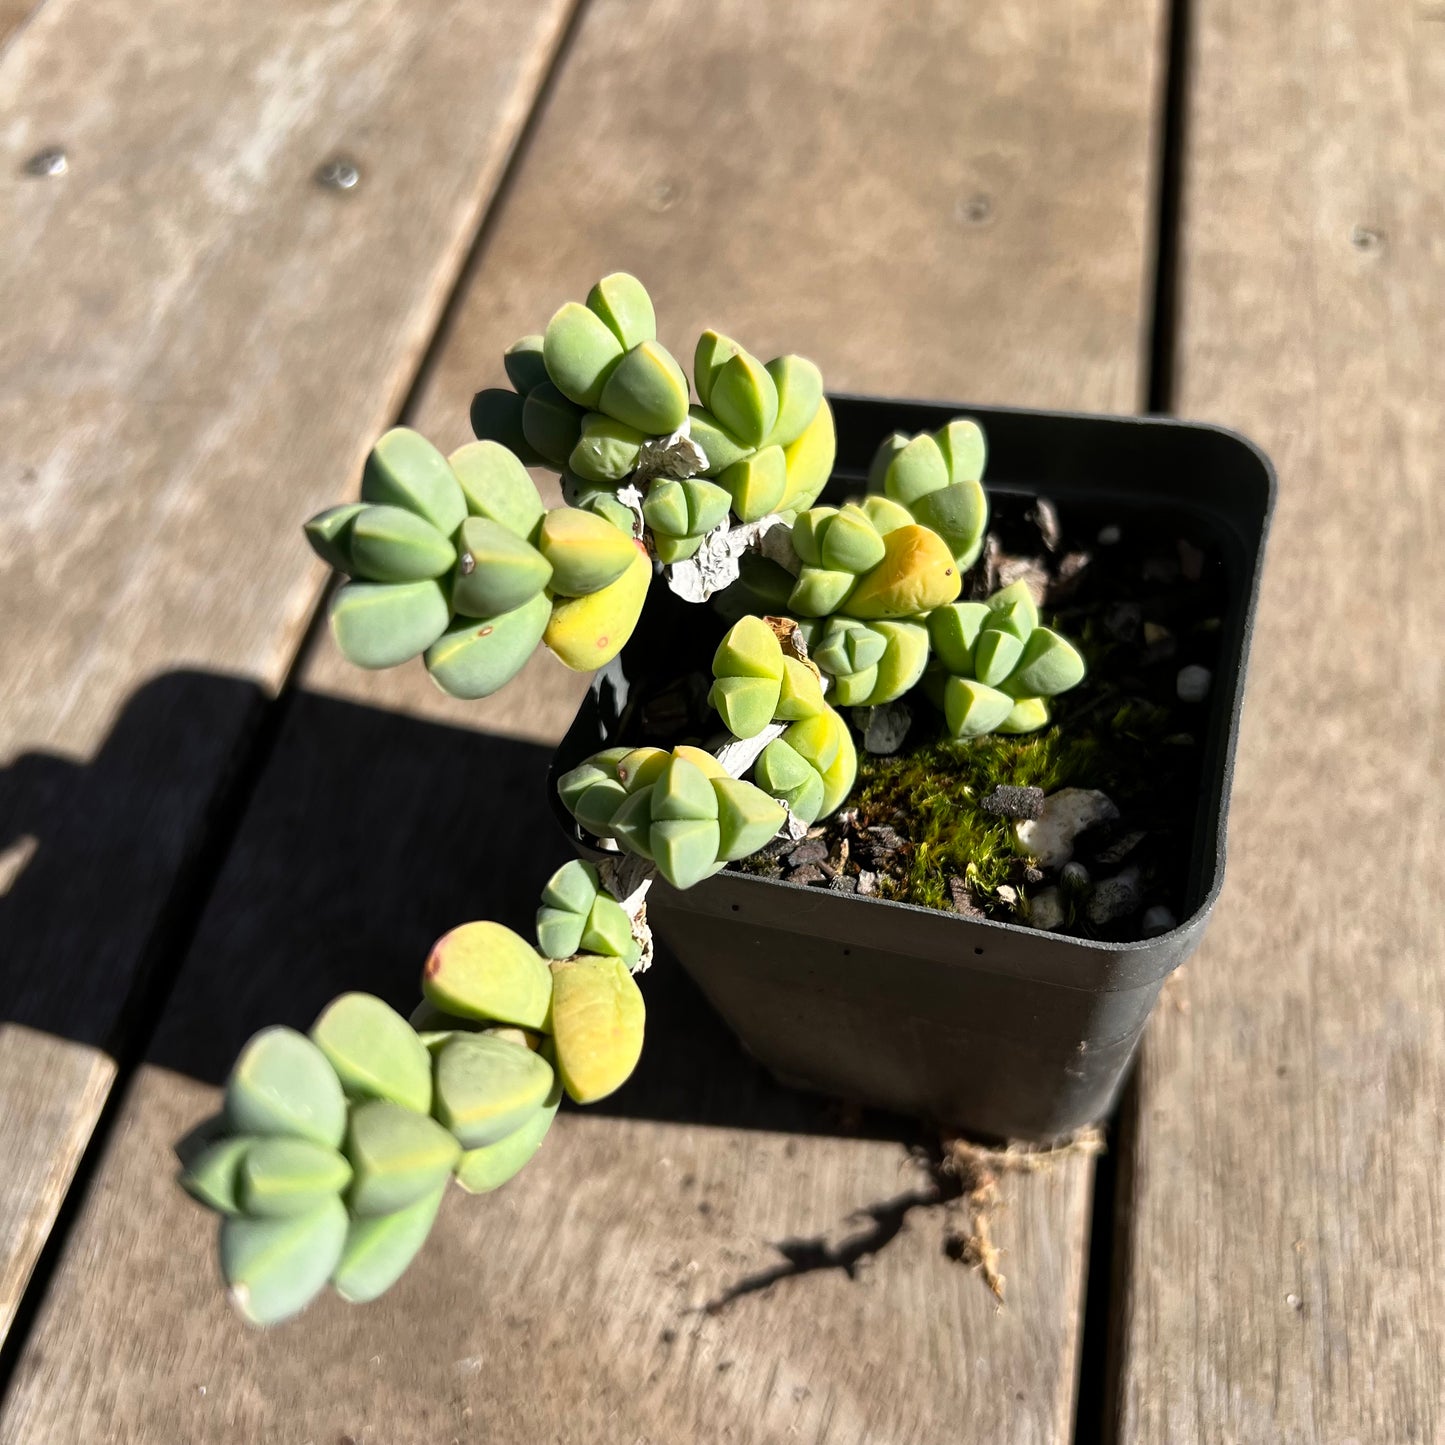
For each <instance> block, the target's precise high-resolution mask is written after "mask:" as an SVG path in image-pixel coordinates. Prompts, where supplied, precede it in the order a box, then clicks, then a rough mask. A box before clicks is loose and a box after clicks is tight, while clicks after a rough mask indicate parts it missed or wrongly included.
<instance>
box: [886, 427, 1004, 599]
mask: <svg viewBox="0 0 1445 1445" xmlns="http://www.w3.org/2000/svg"><path fill="white" fill-rule="evenodd" d="M986 456H987V448H986V445H985V442H984V435H983V429H982V428H981V427H980V426H979V425H978V423H977V422H975V421H972V420H971V419H969V418H968V417H956V418H955V419H954V420H953V421H951V422H949V423H948V425H947V426H944V427H940V428H939V430H938V431H936V432H933V433H931V434H930V433H928V432H920V433H919V434H918V435H917V436H915V437H911V438H910V437H907V436H904V435H903V433H902V432H895V433H894V434H893V435H892V436H890V437H888V438H886V439H885V440H884V442H883V444H882V445H881V446H880V447H879V448H878V451H877V453H876V454H875V456H874V458H873V465H872V467H871V468H870V470H869V474H868V486H869V490H870V491H871V492H873V493H875V494H876V495H881V496H882V497H883V498H886V499H887V500H888V501H890V502H894V503H896V504H897V505H898V506H899V507H901V508H903V509H904V510H905V511H907V513H908V514H909V516H910V517H911V518H912V520H913V521H914V522H916V523H918V524H920V525H921V526H924V527H927V528H929V529H930V530H931V531H933V532H936V533H937V534H938V535H939V536H940V537H941V538H943V540H944V542H945V543H946V544H947V546H948V549H949V551H950V552H952V554H953V558H954V561H955V562H956V563H957V565H958V567H959V569H960V571H961V570H963V569H964V568H967V567H971V566H972V565H973V564H974V562H975V561H977V560H978V554H979V553H980V552H981V551H982V550H983V540H984V533H985V531H986V530H987V527H988V499H987V497H985V495H984V491H983V485H982V481H981V478H982V477H983V467H984V461H985V459H986Z"/></svg>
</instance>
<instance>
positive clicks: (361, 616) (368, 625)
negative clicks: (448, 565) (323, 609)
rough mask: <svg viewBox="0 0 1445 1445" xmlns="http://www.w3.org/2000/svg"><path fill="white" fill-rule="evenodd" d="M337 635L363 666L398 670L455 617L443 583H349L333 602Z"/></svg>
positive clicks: (344, 650)
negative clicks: (448, 603)
mask: <svg viewBox="0 0 1445 1445" xmlns="http://www.w3.org/2000/svg"><path fill="white" fill-rule="evenodd" d="M329 616H330V622H331V635H332V637H333V638H334V639H335V641H336V646H337V648H338V649H339V650H340V652H341V655H342V656H343V657H344V658H346V660H347V661H348V662H350V663H352V664H354V665H355V666H357V667H365V668H372V669H375V668H382V667H397V666H399V665H400V664H401V663H403V662H409V661H410V660H411V659H412V658H413V657H417V656H419V655H420V654H421V653H423V652H425V651H426V650H427V648H428V647H430V646H431V645H432V643H433V642H435V641H436V640H437V638H438V637H440V636H441V635H442V633H443V632H444V631H445V630H446V625H447V622H448V621H449V619H450V617H451V609H450V608H449V607H448V606H447V597H446V592H445V590H444V589H443V588H442V586H441V584H440V583H438V582H434V581H426V582H348V583H347V584H346V585H345V586H344V587H342V588H340V589H339V590H338V591H337V593H336V595H335V596H334V597H333V598H332V599H331V608H330V614H329Z"/></svg>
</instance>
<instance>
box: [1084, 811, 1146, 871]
mask: <svg viewBox="0 0 1445 1445" xmlns="http://www.w3.org/2000/svg"><path fill="white" fill-rule="evenodd" d="M1145 836H1146V835H1145V833H1144V832H1143V830H1142V829H1140V828H1139V827H1138V826H1137V825H1135V824H1131V823H1129V822H1128V821H1127V820H1126V819H1123V818H1109V819H1106V820H1105V821H1104V822H1102V823H1095V824H1094V826H1093V827H1092V828H1085V829H1084V831H1083V832H1082V833H1080V834H1079V836H1078V837H1077V838H1075V839H1074V856H1075V857H1076V858H1083V859H1086V860H1087V861H1088V862H1090V863H1102V864H1104V865H1105V866H1110V865H1112V864H1115V863H1118V862H1119V861H1120V860H1121V859H1123V858H1125V857H1127V856H1128V854H1130V853H1132V852H1133V851H1134V849H1135V848H1137V847H1138V846H1139V844H1140V843H1142V842H1143V841H1144V838H1145Z"/></svg>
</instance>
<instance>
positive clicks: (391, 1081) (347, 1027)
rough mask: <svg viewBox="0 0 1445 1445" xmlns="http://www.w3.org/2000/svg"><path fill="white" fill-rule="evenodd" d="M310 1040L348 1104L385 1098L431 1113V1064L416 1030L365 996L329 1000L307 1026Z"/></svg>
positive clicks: (371, 998) (400, 1017)
mask: <svg viewBox="0 0 1445 1445" xmlns="http://www.w3.org/2000/svg"><path fill="white" fill-rule="evenodd" d="M311 1040H312V1042H313V1043H314V1044H315V1045H316V1047H317V1048H318V1049H320V1050H321V1052H322V1053H323V1054H325V1055H326V1060H327V1062H328V1063H329V1064H330V1065H331V1067H332V1069H333V1070H335V1072H336V1077H337V1078H338V1079H340V1081H341V1087H342V1089H343V1090H344V1091H345V1093H346V1096H347V1097H348V1098H349V1099H354V1100H360V1099H390V1100H391V1101H392V1102H393V1103H395V1104H400V1105H402V1107H403V1108H407V1109H414V1110H416V1112H417V1113H419V1114H425V1113H426V1112H427V1111H428V1110H429V1109H430V1108H431V1059H430V1057H429V1056H428V1054H427V1051H426V1047H425V1045H424V1044H423V1043H422V1042H421V1040H420V1039H419V1038H417V1036H416V1030H415V1029H413V1028H412V1026H411V1025H410V1024H409V1023H407V1021H406V1020H405V1019H404V1018H402V1016H401V1015H400V1014H399V1013H397V1011H396V1010H395V1009H394V1008H392V1007H391V1005H390V1004H388V1003H385V1002H384V1001H383V1000H381V999H379V998H375V997H373V996H372V995H371V994H369V993H344V994H342V995H341V996H340V997H339V998H336V999H333V1000H332V1001H331V1002H330V1003H329V1004H327V1005H326V1007H325V1008H324V1009H323V1010H322V1012H321V1016H320V1017H319V1018H318V1019H317V1020H316V1022H315V1023H314V1024H312V1025H311Z"/></svg>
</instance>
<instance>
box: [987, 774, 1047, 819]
mask: <svg viewBox="0 0 1445 1445" xmlns="http://www.w3.org/2000/svg"><path fill="white" fill-rule="evenodd" d="M979 807H981V808H982V809H983V810H984V812H985V813H992V814H993V815H994V816H995V817H998V818H1028V819H1034V818H1037V817H1039V816H1040V815H1041V814H1042V813H1043V811H1044V790H1043V789H1042V788H1016V787H1014V786H1012V785H1011V784H1009V783H1000V784H999V786H998V787H996V788H995V789H994V790H993V792H991V793H990V794H989V795H988V796H987V797H986V798H984V799H983V800H982V801H981V802H980V803H979Z"/></svg>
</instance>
